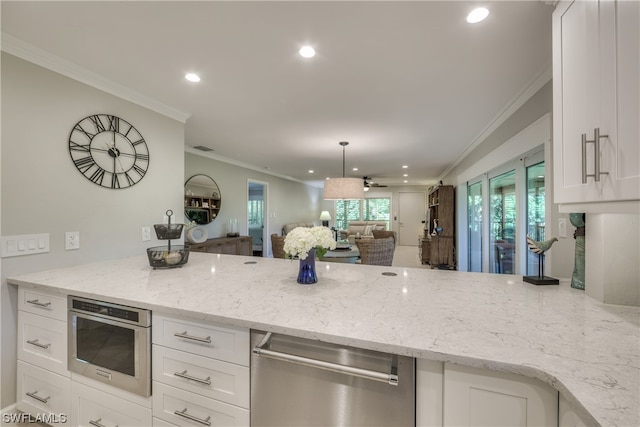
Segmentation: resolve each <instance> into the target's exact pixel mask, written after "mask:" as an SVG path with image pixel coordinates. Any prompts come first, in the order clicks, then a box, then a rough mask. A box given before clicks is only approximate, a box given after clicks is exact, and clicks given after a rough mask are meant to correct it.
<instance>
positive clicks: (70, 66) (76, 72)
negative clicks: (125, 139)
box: [2, 33, 190, 123]
mask: <svg viewBox="0 0 640 427" xmlns="http://www.w3.org/2000/svg"><path fill="white" fill-rule="evenodd" d="M2 51H3V52H6V53H9V54H11V55H14V56H17V57H18V58H21V59H24V60H25V61H29V62H32V63H34V64H36V65H39V66H41V67H44V68H47V69H49V70H51V71H54V72H56V73H59V74H62V75H63V76H66V77H69V78H71V79H73V80H77V81H79V82H81V83H84V84H86V85H89V86H91V87H94V88H96V89H99V90H101V91H103V92H106V93H109V94H111V95H114V96H117V97H118V98H122V99H124V100H126V101H129V102H133V103H134V104H137V105H140V106H142V107H145V108H148V109H149V110H152V111H155V112H156V113H159V114H162V115H164V116H167V117H170V118H172V119H174V120H177V121H179V122H181V123H185V122H186V121H187V119H188V118H189V116H190V114H189V113H185V112H183V111H180V110H177V109H175V108H172V107H170V106H168V105H166V104H163V103H161V102H159V101H157V100H155V99H153V98H151V97H148V96H146V95H143V94H141V93H139V92H136V91H135V90H132V89H131V88H128V87H126V86H123V85H121V84H119V83H116V82H114V81H112V80H109V79H107V78H105V77H103V76H101V75H99V74H97V73H94V72H92V71H89V70H87V69H85V68H83V67H80V66H79V65H77V64H75V63H73V62H70V61H67V60H66V59H62V58H60V57H58V56H56V55H53V54H51V53H49V52H46V51H44V50H42V49H40V48H37V47H35V46H33V45H31V44H29V43H26V42H24V41H22V40H20V39H18V38H16V37H13V36H11V35H9V34H6V33H2Z"/></svg>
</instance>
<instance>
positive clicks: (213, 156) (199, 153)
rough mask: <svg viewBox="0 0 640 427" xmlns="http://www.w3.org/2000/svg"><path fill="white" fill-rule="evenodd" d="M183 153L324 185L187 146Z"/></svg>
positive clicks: (289, 179)
mask: <svg viewBox="0 0 640 427" xmlns="http://www.w3.org/2000/svg"><path fill="white" fill-rule="evenodd" d="M184 151H185V153H191V154H195V155H196V156H201V157H207V158H209V159H213V160H217V161H219V162H223V163H228V164H230V165H234V166H240V167H241V168H245V169H250V170H253V171H256V172H261V173H264V174H267V175H271V176H277V177H278V178H282V179H286V180H288V181H293V182H297V183H300V184H304V185H310V186H311V187H319V188H322V185H321V184H323V183H324V181H319V183H320V185H318V184H317V183H316V182H315V181H302V180H300V179H297V178H293V177H291V176H288V175H284V174H281V173H278V172H273V171H271V170H269V169H265V168H263V167H260V166H255V165H252V164H249V163H244V162H241V161H238V160H235V159H230V158H229V157H225V156H221V155H219V154H215V153H214V152H213V151H201V150H198V149H196V148H193V147H190V146H188V145H185V147H184Z"/></svg>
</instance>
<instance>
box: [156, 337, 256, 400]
mask: <svg viewBox="0 0 640 427" xmlns="http://www.w3.org/2000/svg"><path fill="white" fill-rule="evenodd" d="M152 354H153V363H152V366H153V380H154V381H160V382H162V383H165V384H168V385H171V386H174V387H178V388H181V389H184V390H187V391H192V392H194V393H198V394H201V395H203V396H205V397H210V398H212V399H217V400H221V401H223V402H227V403H231V404H232V405H238V406H242V407H244V408H249V400H250V397H251V396H250V382H249V368H248V367H246V366H240V365H236V364H233V363H227V362H221V361H219V360H216V359H211V358H208V357H204V356H199V355H196V354H192V353H185V352H183V351H178V350H174V349H171V348H167V347H162V346H159V345H154V346H153V350H152ZM186 377H190V378H186Z"/></svg>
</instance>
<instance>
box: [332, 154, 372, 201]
mask: <svg viewBox="0 0 640 427" xmlns="http://www.w3.org/2000/svg"><path fill="white" fill-rule="evenodd" d="M340 145H342V178H329V179H327V180H326V181H325V182H324V199H325V200H355V199H364V187H363V185H362V179H360V178H345V176H344V163H345V147H346V146H347V145H349V143H348V142H346V141H342V142H340Z"/></svg>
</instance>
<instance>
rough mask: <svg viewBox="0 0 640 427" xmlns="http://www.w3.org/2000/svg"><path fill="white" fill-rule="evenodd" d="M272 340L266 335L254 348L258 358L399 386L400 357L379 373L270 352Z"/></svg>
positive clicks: (269, 335) (393, 357)
mask: <svg viewBox="0 0 640 427" xmlns="http://www.w3.org/2000/svg"><path fill="white" fill-rule="evenodd" d="M270 340H271V332H268V333H267V335H265V337H264V339H263V340H262V341H261V342H260V344H258V345H257V346H255V347H253V354H255V355H256V356H264V357H268V358H272V359H279V360H284V361H287V362H292V363H298V364H300V365H306V366H311V367H314V368H320V369H326V370H328V371H333V372H339V373H343V374H348V375H354V376H358V377H362V378H368V379H371V380H374V381H381V382H384V383H388V384H391V385H394V386H397V385H398V357H397V356H396V355H392V361H391V367H390V372H389V373H386V372H378V371H372V370H370V369H362V368H357V367H355V366H347V365H341V364H339V363H332V362H325V361H324V360H317V359H311V358H309V357H303V356H297V355H295V354H289V353H283V352H280V351H274V350H269V349H266V348H264V347H266V346H267V344H269V341H270Z"/></svg>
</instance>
